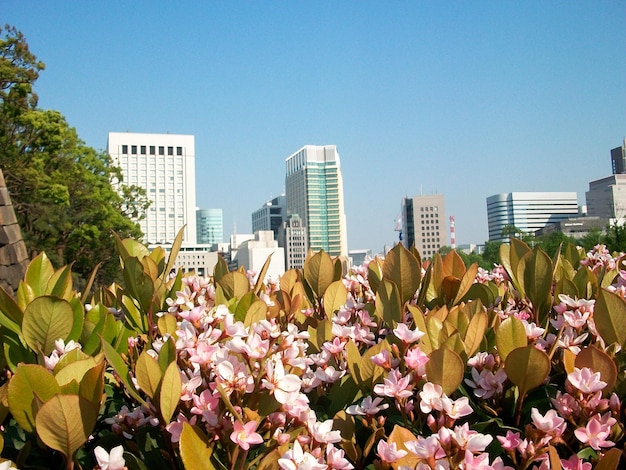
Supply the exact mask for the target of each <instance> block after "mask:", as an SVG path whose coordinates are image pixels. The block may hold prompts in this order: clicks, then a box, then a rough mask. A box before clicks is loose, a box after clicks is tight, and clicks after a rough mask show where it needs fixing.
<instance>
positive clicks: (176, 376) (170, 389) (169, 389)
mask: <svg viewBox="0 0 626 470" xmlns="http://www.w3.org/2000/svg"><path fill="white" fill-rule="evenodd" d="M181 389H182V381H181V379H180V370H179V369H178V365H177V364H176V362H172V363H171V364H170V365H169V366H167V369H166V370H165V373H164V374H163V380H162V381H161V385H160V387H159V408H160V410H161V417H162V418H163V422H164V423H169V422H170V420H171V419H172V416H173V415H174V412H175V411H176V407H177V406H178V402H179V401H180V391H181Z"/></svg>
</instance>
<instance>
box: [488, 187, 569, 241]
mask: <svg viewBox="0 0 626 470" xmlns="http://www.w3.org/2000/svg"><path fill="white" fill-rule="evenodd" d="M577 215H578V201H577V196H576V193H575V192H515V193H502V194H495V195H493V196H490V197H488V198H487V219H488V224H489V241H500V242H506V241H508V240H509V236H508V235H503V234H502V230H503V229H504V228H505V227H515V228H516V229H519V230H520V231H521V232H523V233H531V234H534V233H535V232H536V231H537V230H539V229H541V228H543V227H545V226H546V225H548V224H553V223H557V222H560V221H562V220H565V219H568V218H570V217H574V216H577Z"/></svg>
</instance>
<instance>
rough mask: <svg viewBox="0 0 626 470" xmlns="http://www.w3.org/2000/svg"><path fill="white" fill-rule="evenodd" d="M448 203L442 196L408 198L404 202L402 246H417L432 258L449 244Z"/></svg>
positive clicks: (424, 255) (427, 256) (426, 256)
mask: <svg viewBox="0 0 626 470" xmlns="http://www.w3.org/2000/svg"><path fill="white" fill-rule="evenodd" d="M447 220H448V219H447V218H446V203H445V198H444V196H443V195H442V194H432V195H426V196H415V197H406V198H404V199H403V200H402V244H403V245H404V246H405V247H407V248H410V247H411V246H413V245H415V248H417V250H418V251H419V253H420V255H421V256H422V257H424V258H430V257H431V256H432V255H434V254H435V253H437V252H438V251H439V248H441V247H442V246H446V245H447V244H448V231H447V225H446V224H447Z"/></svg>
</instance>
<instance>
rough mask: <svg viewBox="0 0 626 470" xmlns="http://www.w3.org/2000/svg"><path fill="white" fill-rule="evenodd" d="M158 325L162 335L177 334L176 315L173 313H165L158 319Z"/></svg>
mask: <svg viewBox="0 0 626 470" xmlns="http://www.w3.org/2000/svg"><path fill="white" fill-rule="evenodd" d="M157 326H158V327H159V333H161V336H165V335H170V336H176V329H177V328H178V326H177V325H176V317H175V316H174V315H172V314H171V313H165V314H163V315H162V316H160V317H159V319H158V320H157Z"/></svg>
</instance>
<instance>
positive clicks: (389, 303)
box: [375, 279, 402, 328]
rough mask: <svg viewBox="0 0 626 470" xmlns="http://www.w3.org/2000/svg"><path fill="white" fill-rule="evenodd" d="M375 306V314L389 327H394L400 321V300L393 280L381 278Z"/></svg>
mask: <svg viewBox="0 0 626 470" xmlns="http://www.w3.org/2000/svg"><path fill="white" fill-rule="evenodd" d="M375 306H376V310H375V313H376V316H377V317H378V318H380V319H381V320H383V321H384V322H385V323H387V326H388V327H389V328H395V327H396V324H397V323H398V322H400V321H402V302H401V299H400V293H399V292H398V287H397V286H396V284H395V283H394V282H392V281H389V280H387V279H383V280H382V282H381V283H380V284H379V286H378V292H377V294H376V300H375Z"/></svg>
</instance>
